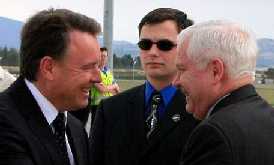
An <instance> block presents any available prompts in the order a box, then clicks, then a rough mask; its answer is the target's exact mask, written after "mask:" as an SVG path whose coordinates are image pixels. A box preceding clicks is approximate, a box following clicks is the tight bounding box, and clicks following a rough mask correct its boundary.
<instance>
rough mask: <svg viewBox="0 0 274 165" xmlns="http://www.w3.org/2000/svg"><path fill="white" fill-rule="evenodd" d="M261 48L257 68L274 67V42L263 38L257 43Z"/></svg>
mask: <svg viewBox="0 0 274 165" xmlns="http://www.w3.org/2000/svg"><path fill="white" fill-rule="evenodd" d="M257 44H258V47H259V54H260V55H259V58H258V61H257V67H260V68H264V67H274V40H273V39H268V38H262V39H259V40H258V41H257Z"/></svg>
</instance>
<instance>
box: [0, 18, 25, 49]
mask: <svg viewBox="0 0 274 165" xmlns="http://www.w3.org/2000/svg"><path fill="white" fill-rule="evenodd" d="M22 26H23V23H22V22H20V21H16V20H12V19H9V18H4V17H0V34H1V37H0V46H1V47H4V46H7V47H9V48H17V49H18V48H19V43H20V31H21V29H22Z"/></svg>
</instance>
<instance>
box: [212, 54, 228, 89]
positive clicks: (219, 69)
mask: <svg viewBox="0 0 274 165" xmlns="http://www.w3.org/2000/svg"><path fill="white" fill-rule="evenodd" d="M209 64H210V69H211V74H212V75H211V76H212V80H213V83H214V84H216V83H218V82H219V81H221V80H222V79H223V78H224V76H225V75H224V74H225V71H224V70H225V65H224V62H223V61H222V60H221V59H219V58H214V59H213V60H211V61H210V63H209Z"/></svg>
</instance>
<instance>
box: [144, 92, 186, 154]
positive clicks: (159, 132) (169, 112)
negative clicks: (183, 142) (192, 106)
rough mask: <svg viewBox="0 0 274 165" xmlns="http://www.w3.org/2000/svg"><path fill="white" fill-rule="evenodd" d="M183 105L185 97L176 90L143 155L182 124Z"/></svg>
mask: <svg viewBox="0 0 274 165" xmlns="http://www.w3.org/2000/svg"><path fill="white" fill-rule="evenodd" d="M184 105H185V97H184V95H183V94H182V93H181V92H179V91H178V90H177V91H176V93H175V95H174V97H173V98H172V101H171V102H170V104H169V105H168V106H167V109H166V114H165V115H164V117H163V119H161V121H160V123H159V127H158V128H157V129H156V130H154V131H153V132H152V134H151V136H150V139H149V140H148V145H147V147H146V148H145V150H144V153H143V154H144V155H145V154H146V153H147V152H148V151H149V150H150V149H151V148H153V146H155V145H156V144H158V143H159V142H161V140H162V139H164V138H165V137H166V136H167V135H168V134H169V132H171V131H173V130H174V129H175V128H176V126H177V125H178V124H180V123H181V122H182V120H183V118H184V114H185V113H186V112H185V110H184V108H185V107H184Z"/></svg>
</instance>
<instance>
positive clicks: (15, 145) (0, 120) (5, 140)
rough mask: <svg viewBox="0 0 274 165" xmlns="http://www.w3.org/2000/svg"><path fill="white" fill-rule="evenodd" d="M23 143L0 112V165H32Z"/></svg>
mask: <svg viewBox="0 0 274 165" xmlns="http://www.w3.org/2000/svg"><path fill="white" fill-rule="evenodd" d="M25 143H26V142H24V140H23V138H22V137H21V136H20V135H19V133H18V131H16V129H15V128H14V126H13V124H12V123H11V121H10V120H8V118H7V117H5V115H4V114H3V113H1V112H0V165H19V164H20V165H33V164H34V163H33V161H32V160H31V158H30V156H29V155H28V152H27V147H25V146H26V145H25Z"/></svg>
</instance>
